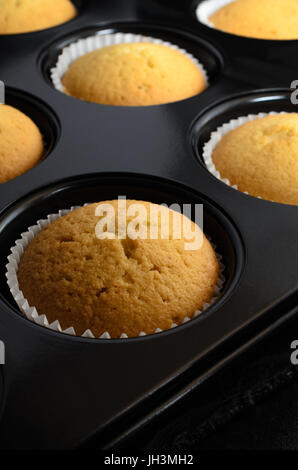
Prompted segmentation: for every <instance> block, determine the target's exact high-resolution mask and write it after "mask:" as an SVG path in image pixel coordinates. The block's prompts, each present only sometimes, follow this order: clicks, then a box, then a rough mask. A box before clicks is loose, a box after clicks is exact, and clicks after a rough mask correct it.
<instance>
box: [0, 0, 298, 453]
mask: <svg viewBox="0 0 298 470" xmlns="http://www.w3.org/2000/svg"><path fill="white" fill-rule="evenodd" d="M198 3H199V2H198V1H197V2H187V1H180V2H178V1H176V2H175V1H171V2H170V1H162V0H160V1H158V0H155V1H153V0H151V1H150V0H147V1H142V0H139V1H133V0H125V1H120V0H119V1H114V2H109V1H104V0H102V1H98V0H84V1H82V2H78V3H77V5H78V7H79V15H78V17H77V18H76V19H74V20H72V21H70V22H68V23H66V24H64V25H61V26H58V27H56V28H51V29H48V30H45V31H41V32H34V33H28V34H22V35H11V36H0V79H1V80H3V81H4V82H5V84H6V102H7V103H8V104H11V105H13V106H16V107H17V108H19V109H21V110H22V111H24V112H25V113H27V114H28V115H29V116H30V117H31V118H32V119H33V120H34V121H35V122H36V123H37V125H38V126H39V127H40V129H41V131H42V133H43V136H44V140H45V144H46V145H45V147H46V150H45V154H44V158H43V161H42V162H41V163H40V164H39V165H38V166H36V167H35V168H34V169H32V170H31V171H29V172H28V173H26V174H24V175H22V176H20V177H18V178H16V179H15V180H13V181H10V182H8V183H5V184H2V185H0V246H1V269H0V287H1V296H0V339H1V340H2V341H4V342H5V347H6V364H5V366H3V367H2V369H1V374H2V378H3V380H1V381H0V413H1V424H0V446H1V447H2V448H25V449H29V448H37V449H46V448H56V449H58V448H75V447H78V446H80V445H85V446H88V445H90V443H92V442H93V441H94V439H95V437H96V442H97V444H96V445H97V446H99V447H102V448H104V447H107V446H109V445H112V444H113V443H115V442H119V439H120V440H121V439H124V437H125V436H126V435H128V434H129V433H130V432H133V431H134V430H136V429H138V427H139V426H141V425H143V424H144V423H146V422H148V420H151V419H152V418H154V417H155V416H156V415H157V414H159V413H160V412H161V411H162V410H164V409H166V408H167V407H168V406H169V405H170V404H171V403H173V402H175V400H177V399H179V398H181V397H182V396H184V395H185V394H187V393H188V392H189V391H190V390H192V389H193V387H196V386H198V385H200V383H201V382H202V381H203V380H204V379H205V378H207V377H208V376H209V375H210V374H212V373H214V372H215V371H216V370H217V369H218V368H219V367H221V366H222V365H223V364H225V363H226V362H227V361H228V360H230V359H231V358H233V357H234V356H235V355H236V354H238V353H240V351H241V350H243V348H245V347H247V346H248V345H250V344H252V343H253V342H255V341H257V340H259V339H260V338H261V337H262V336H263V335H264V334H266V333H267V332H269V331H271V330H272V329H273V328H276V327H277V326H278V325H279V324H280V323H281V322H283V321H285V320H286V319H287V318H288V317H289V316H292V315H294V314H295V313H296V310H297V301H298V270H297V265H298V221H297V215H298V213H297V208H296V207H294V206H293V207H292V206H287V205H280V204H275V203H271V202H267V201H264V200H260V199H257V198H253V197H250V196H247V195H245V194H242V193H240V192H238V191H236V190H234V189H232V188H230V187H228V186H227V185H225V184H224V183H222V182H220V181H219V180H217V179H216V178H215V177H213V176H212V175H211V174H210V173H209V172H208V171H207V169H206V168H205V166H204V163H203V162H202V160H201V158H200V155H201V149H202V145H203V143H204V142H205V141H206V140H207V139H208V136H209V135H210V132H211V131H213V130H215V129H216V128H217V127H218V126H219V125H220V124H222V123H224V122H227V121H228V120H230V119H231V118H233V117H237V116H240V115H247V114H250V113H257V112H261V111H265V112H266V111H280V110H282V111H296V108H295V106H294V105H293V104H291V101H290V93H291V92H290V84H291V82H292V81H293V80H294V79H295V78H297V74H298V65H297V61H296V59H295V58H296V57H297V53H298V42H297V41H264V40H254V39H249V38H240V37H237V36H232V35H229V34H225V33H222V32H219V31H216V30H213V29H211V28H208V27H206V26H204V25H202V24H200V23H199V22H198V21H197V19H196V17H195V7H196V6H197V4H198ZM117 31H121V32H138V33H142V34H144V35H150V36H153V37H157V38H162V39H165V40H168V41H170V42H172V43H175V44H177V45H179V46H181V47H183V48H184V49H186V50H187V51H189V52H191V53H192V54H193V55H194V56H195V57H197V58H198V59H199V60H200V61H201V62H202V63H203V64H204V66H205V68H206V69H207V71H208V74H209V78H210V86H209V88H208V89H207V90H206V91H204V92H203V93H202V94H200V95H198V96H196V97H193V98H191V99H188V100H184V101H181V102H177V103H171V104H166V105H161V106H151V107H139V108H134V107H133V108H127V107H112V106H101V105H97V104H93V103H87V102H83V101H80V100H77V99H74V98H71V97H69V96H66V95H64V94H62V93H60V92H58V91H56V90H55V89H54V88H53V86H52V84H51V81H50V75H49V73H50V69H51V67H52V66H53V65H54V64H55V61H56V59H57V56H58V54H59V52H60V51H61V49H62V48H63V47H64V46H65V45H67V44H69V43H70V42H71V41H73V40H76V39H78V38H81V37H85V36H88V35H90V34H93V33H98V34H105V33H106V32H117ZM118 195H126V196H127V197H128V198H135V199H145V200H150V201H152V202H167V203H172V202H179V203H183V202H188V203H197V202H199V203H203V204H204V229H205V231H206V233H207V234H208V235H210V237H211V238H212V240H213V241H214V242H215V243H216V245H217V249H218V251H219V252H220V253H221V254H222V256H223V261H224V264H225V266H226V270H225V277H226V283H225V286H224V292H223V295H222V297H221V299H220V300H219V302H217V303H216V304H215V305H214V306H212V307H211V308H210V309H209V310H208V311H206V312H205V313H204V314H203V315H202V316H200V317H199V318H197V319H195V320H193V321H191V322H189V323H186V324H184V325H182V326H180V327H178V328H176V329H173V330H170V331H165V332H162V333H158V334H154V335H150V336H146V337H140V338H135V339H121V340H104V339H102V340H100V339H96V340H95V339H94V340H93V339H86V338H79V337H72V336H68V335H64V334H62V333H57V332H54V331H51V330H49V329H46V328H43V327H41V326H38V325H36V324H34V323H32V322H30V321H28V320H27V319H25V318H24V317H23V316H22V315H21V314H20V313H19V311H18V308H17V307H16V305H15V304H14V301H13V299H12V297H11V294H10V292H9V289H8V287H7V285H6V279H5V265H6V262H7V261H6V260H7V256H8V254H9V251H10V247H11V246H12V245H13V244H14V242H15V240H16V239H17V238H18V237H19V235H20V233H22V232H23V231H24V230H26V229H27V227H29V226H30V225H32V224H34V223H35V222H36V221H37V220H38V219H40V218H43V217H44V216H46V215H47V214H49V213H53V212H56V211H58V210H59V209H66V208H69V207H71V206H73V205H77V204H82V203H85V202H92V201H100V200H105V199H111V198H116V197H117V196H118ZM293 339H294V338H293ZM244 366H245V365H244ZM88 443H89V444H88Z"/></svg>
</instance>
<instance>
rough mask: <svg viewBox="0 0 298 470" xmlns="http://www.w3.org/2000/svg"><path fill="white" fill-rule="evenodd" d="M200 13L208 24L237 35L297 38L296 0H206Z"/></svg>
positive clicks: (284, 38) (280, 38)
mask: <svg viewBox="0 0 298 470" xmlns="http://www.w3.org/2000/svg"><path fill="white" fill-rule="evenodd" d="M197 16H198V19H199V20H200V21H202V22H203V23H205V24H207V25H208V26H212V27H214V28H216V29H219V30H221V31H224V32H226V33H230V34H236V35H238V36H246V37H250V38H257V39H271V40H276V39H277V40H290V39H297V38H298V4H297V0H274V1H272V0H205V1H203V2H202V3H200V5H199V6H198V8H197Z"/></svg>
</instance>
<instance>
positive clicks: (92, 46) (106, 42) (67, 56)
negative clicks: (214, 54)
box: [51, 33, 209, 93]
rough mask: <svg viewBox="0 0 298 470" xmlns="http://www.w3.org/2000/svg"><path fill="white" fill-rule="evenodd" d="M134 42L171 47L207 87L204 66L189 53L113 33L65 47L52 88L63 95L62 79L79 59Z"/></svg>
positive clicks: (154, 40)
mask: <svg viewBox="0 0 298 470" xmlns="http://www.w3.org/2000/svg"><path fill="white" fill-rule="evenodd" d="M135 42H151V43H153V44H163V45H164V46H168V47H171V48H173V49H176V50H178V51H180V52H182V53H183V54H184V55H186V57H188V58H189V59H191V60H192V62H193V63H194V64H195V65H196V66H197V67H198V69H199V70H200V71H201V73H202V74H203V77H204V79H205V85H206V87H207V86H208V84H209V82H208V75H207V72H206V70H205V68H204V66H203V65H202V64H201V63H200V62H199V61H198V60H197V59H196V58H195V57H194V56H193V55H192V54H190V53H189V52H187V51H186V50H184V49H181V48H180V47H178V46H176V45H175V44H172V43H170V42H166V41H163V40H161V39H157V38H152V37H149V36H143V35H141V34H133V33H115V34H95V35H93V36H89V37H87V38H84V39H80V40H78V41H77V42H73V43H72V44H70V46H67V47H65V48H64V49H63V50H62V53H61V54H60V56H59V57H58V60H57V63H56V65H55V67H53V68H52V69H51V79H52V82H53V85H54V87H55V88H56V89H57V90H59V91H61V92H62V93H65V90H64V86H63V84H62V77H63V76H64V74H65V73H66V72H67V70H68V68H69V66H70V64H71V63H72V62H74V61H75V60H76V59H78V58H79V57H81V56H83V55H85V54H87V53H88V52H92V51H94V50H96V49H100V48H102V47H105V46H112V45H114V44H122V43H135Z"/></svg>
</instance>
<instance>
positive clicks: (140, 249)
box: [17, 200, 219, 338]
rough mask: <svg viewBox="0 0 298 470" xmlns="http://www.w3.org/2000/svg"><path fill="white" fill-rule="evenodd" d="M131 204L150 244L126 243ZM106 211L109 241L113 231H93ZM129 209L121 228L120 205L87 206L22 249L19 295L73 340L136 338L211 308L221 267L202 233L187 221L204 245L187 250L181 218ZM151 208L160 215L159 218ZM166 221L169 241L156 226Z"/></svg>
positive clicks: (144, 240)
mask: <svg viewBox="0 0 298 470" xmlns="http://www.w3.org/2000/svg"><path fill="white" fill-rule="evenodd" d="M136 203H137V204H141V205H142V208H143V211H145V215H144V213H143V214H142V215H141V216H140V218H139V220H138V223H137V225H138V226H139V227H142V228H144V227H145V228H146V229H148V233H150V234H151V233H155V237H154V236H153V235H150V237H149V238H148V237H147V238H134V237H132V236H131V232H129V230H131V228H130V225H131V224H132V223H133V221H134V218H133V217H130V216H129V210H131V209H132V208H133V207H132V205H133V204H136ZM107 204H108V205H109V208H111V207H112V209H113V211H115V212H114V213H115V220H116V223H115V231H114V234H115V235H114V238H113V236H112V232H113V231H112V229H111V227H110V225H107V229H108V230H109V232H107V233H108V236H109V238H106V235H107V233H105V235H104V236H103V235H102V232H100V234H99V232H98V224H99V223H100V224H101V223H102V226H104V225H105V224H106V221H104V223H103V219H102V218H101V217H99V216H97V215H96V214H98V212H97V211H98V209H103V211H104V210H105V208H106V207H107V206H106V205H107ZM126 204H127V212H126V213H127V220H126V221H125V222H124V223H121V222H120V216H119V210H118V201H106V202H101V203H99V204H90V205H87V206H84V207H81V208H78V209H75V210H73V211H71V212H68V213H67V214H66V215H63V216H62V217H60V218H58V219H57V220H55V221H54V222H52V223H50V224H48V225H47V226H46V227H45V228H43V229H42V230H41V231H40V232H39V233H38V234H37V235H36V236H35V237H34V238H33V240H32V241H31V242H30V243H29V245H28V246H27V248H26V249H25V251H24V254H23V256H22V258H21V261H20V263H19V266H18V273H17V276H18V282H19V289H21V291H22V293H23V295H24V297H25V299H26V300H27V301H28V303H29V305H30V306H32V307H33V306H35V307H36V309H37V312H38V314H39V315H45V316H46V318H47V320H48V322H49V323H51V322H55V321H57V320H58V321H59V323H60V325H61V327H62V329H63V330H65V329H68V328H74V331H75V333H76V334H77V335H82V334H83V333H84V332H86V330H91V332H92V334H93V335H94V336H95V337H100V336H101V335H102V334H104V333H106V332H108V333H109V335H110V336H111V337H112V338H119V337H120V336H121V335H123V334H124V335H127V336H128V337H135V336H139V335H140V333H141V334H144V333H145V334H151V333H154V332H156V329H161V330H166V329H169V328H171V327H173V326H177V325H179V324H181V323H182V322H183V321H184V320H185V318H186V317H189V318H192V317H193V316H194V315H195V314H198V310H201V309H203V308H204V306H205V304H206V302H212V299H213V297H214V295H215V289H216V286H217V283H218V280H219V264H218V261H217V257H216V254H215V252H214V250H213V248H212V246H211V244H210V243H209V241H208V240H207V239H206V237H205V236H204V235H203V233H202V232H201V230H200V229H199V227H198V226H197V225H196V224H195V223H194V222H190V221H189V219H187V221H188V222H189V223H190V224H191V228H192V230H193V231H194V230H195V231H196V232H195V233H197V234H199V235H200V241H201V242H202V243H201V244H200V246H198V247H190V246H188V248H187V247H186V239H187V240H188V241H189V238H190V237H189V236H187V237H183V236H182V237H181V236H180V237H177V233H181V232H179V231H178V232H177V230H178V229H179V227H180V224H182V226H184V224H185V220H186V218H185V216H183V215H181V214H179V213H177V212H174V211H171V210H169V209H168V208H166V207H162V206H158V205H156V204H151V203H148V202H142V201H133V200H127V201H126ZM152 209H153V210H157V211H158V210H161V211H162V212H161V214H163V215H159V217H157V218H156V216H154V215H152V214H153V213H154V212H152ZM165 216H167V219H164V218H163V217H165ZM168 219H169V221H170V223H169V232H168V235H169V236H167V237H166V236H165V231H164V227H165V226H164V225H162V223H161V220H168ZM151 231H152V232H151ZM126 232H127V233H130V236H128V235H127V236H126ZM189 248H191V249H189ZM189 318H188V319H189Z"/></svg>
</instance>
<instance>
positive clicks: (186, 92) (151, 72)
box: [62, 42, 206, 106]
mask: <svg viewBox="0 0 298 470" xmlns="http://www.w3.org/2000/svg"><path fill="white" fill-rule="evenodd" d="M62 83H63V86H64V90H65V92H66V93H67V94H69V95H71V96H73V97H76V98H80V99H82V100H85V101H91V102H94V103H100V104H106V105H115V106H149V105H157V104H163V103H170V102H173V101H179V100H183V99H186V98H190V97H192V96H195V95H197V94H198V93H201V92H202V91H203V90H204V89H205V88H206V83H205V77H204V75H203V73H202V72H201V71H200V69H199V68H198V66H197V65H196V64H195V63H194V62H193V61H192V60H191V59H190V58H189V57H187V56H186V55H185V54H183V53H182V52H180V51H178V50H176V49H174V48H172V47H169V46H165V45H163V44H153V43H146V42H141V43H130V44H116V45H112V46H106V47H102V48H100V49H97V50H95V51H92V52H89V53H87V54H85V55H84V56H82V57H80V58H79V59H76V60H75V61H74V62H73V63H72V64H71V65H70V66H69V69H68V70H67V72H66V73H65V75H64V77H63V78H62Z"/></svg>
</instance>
